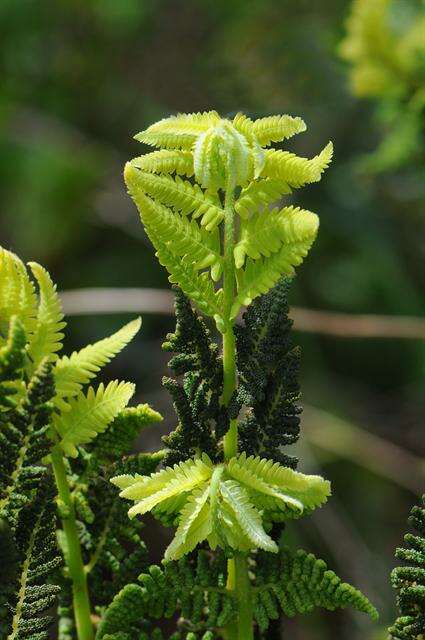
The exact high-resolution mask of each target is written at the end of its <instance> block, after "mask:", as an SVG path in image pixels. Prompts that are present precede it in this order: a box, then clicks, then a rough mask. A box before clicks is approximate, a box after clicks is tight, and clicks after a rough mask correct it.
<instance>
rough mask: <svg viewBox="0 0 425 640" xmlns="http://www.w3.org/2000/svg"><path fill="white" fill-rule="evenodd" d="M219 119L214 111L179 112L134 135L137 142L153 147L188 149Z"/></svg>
mask: <svg viewBox="0 0 425 640" xmlns="http://www.w3.org/2000/svg"><path fill="white" fill-rule="evenodd" d="M219 120H220V116H219V115H218V113H217V112H216V111H206V112H204V113H180V114H178V115H176V116H171V117H169V118H163V119H162V120H160V121H159V122H156V123H155V124H153V125H151V126H150V127H148V128H147V129H146V130H145V131H142V132H141V133H138V134H137V135H136V136H134V137H135V139H136V140H138V141H139V142H144V143H145V144H148V145H151V146H155V147H163V148H164V149H187V150H189V149H191V148H192V147H193V144H194V142H195V141H196V138H197V137H198V136H199V135H200V134H201V133H203V132H204V131H206V130H207V129H209V128H210V127H212V126H214V125H215V124H217V122H219Z"/></svg>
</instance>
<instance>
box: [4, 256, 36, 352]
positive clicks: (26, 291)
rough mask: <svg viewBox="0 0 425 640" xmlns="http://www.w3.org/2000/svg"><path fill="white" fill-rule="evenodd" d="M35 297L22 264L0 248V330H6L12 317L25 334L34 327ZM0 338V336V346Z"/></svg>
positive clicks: (16, 257) (32, 286)
mask: <svg viewBox="0 0 425 640" xmlns="http://www.w3.org/2000/svg"><path fill="white" fill-rule="evenodd" d="M36 313H37V296H36V293H35V287H34V284H33V283H32V282H31V280H30V278H29V276H28V272H27V270H26V268H25V265H24V263H23V262H22V261H21V260H20V259H19V258H18V256H16V255H15V254H14V253H12V252H11V251H6V249H3V248H2V247H0V329H3V330H7V325H8V323H9V321H10V319H11V318H12V316H15V315H16V316H18V317H19V319H20V322H21V323H22V325H23V327H24V329H25V331H26V333H27V334H30V333H31V332H32V331H33V329H34V326H35V322H36ZM1 344H2V338H1V336H0V345H1Z"/></svg>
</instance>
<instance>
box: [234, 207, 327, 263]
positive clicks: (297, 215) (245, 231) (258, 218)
mask: <svg viewBox="0 0 425 640" xmlns="http://www.w3.org/2000/svg"><path fill="white" fill-rule="evenodd" d="M318 228H319V219H318V217H317V216H316V214H314V213H312V212H311V211H307V210H305V209H300V208H299V207H284V208H283V209H273V211H270V213H260V214H257V215H254V216H253V217H252V218H250V219H249V220H244V221H243V222H242V225H241V239H240V240H239V242H238V243H237V244H236V246H235V249H234V255H235V263H236V268H237V269H240V268H241V267H242V265H243V264H244V262H245V256H246V255H248V256H249V257H250V258H253V259H254V260H257V259H258V258H260V257H261V256H266V257H268V256H270V255H271V254H272V253H275V252H276V251H278V250H279V249H280V248H281V247H282V245H285V246H290V245H292V246H294V245H297V244H299V243H302V244H304V243H310V244H312V243H313V241H314V239H315V237H316V235H317V231H318Z"/></svg>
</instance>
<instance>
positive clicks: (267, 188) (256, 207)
mask: <svg viewBox="0 0 425 640" xmlns="http://www.w3.org/2000/svg"><path fill="white" fill-rule="evenodd" d="M288 193H292V189H291V188H290V186H289V185H287V184H286V183H285V182H282V180H273V179H272V178H260V179H259V180H256V181H255V182H251V184H250V185H248V187H246V188H245V189H242V191H241V194H240V196H239V198H238V199H237V200H236V202H235V211H236V212H237V213H238V214H239V215H240V217H241V218H243V219H246V218H249V216H250V215H251V214H253V213H257V212H259V211H261V210H263V209H266V208H267V207H269V206H270V205H271V204H275V203H276V202H277V201H278V200H279V199H280V198H281V197H282V196H284V195H287V194H288Z"/></svg>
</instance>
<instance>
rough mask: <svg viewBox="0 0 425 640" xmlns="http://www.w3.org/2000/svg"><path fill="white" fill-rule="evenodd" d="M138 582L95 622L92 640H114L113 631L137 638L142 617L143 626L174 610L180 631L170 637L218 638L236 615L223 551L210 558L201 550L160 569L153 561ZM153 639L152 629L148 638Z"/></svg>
mask: <svg viewBox="0 0 425 640" xmlns="http://www.w3.org/2000/svg"><path fill="white" fill-rule="evenodd" d="M139 580H140V583H141V585H140V586H139V585H136V584H132V585H127V586H126V587H125V588H124V589H123V590H122V591H121V593H120V594H118V595H117V596H116V597H115V599H114V601H113V602H112V603H111V605H110V606H109V607H108V609H107V611H106V613H105V615H104V616H103V618H102V620H101V622H100V624H99V627H98V632H97V635H96V640H107V638H109V637H112V638H114V639H115V638H116V636H115V635H112V634H116V633H119V632H121V633H126V634H127V635H125V638H126V640H127V639H128V640H134V639H135V638H138V639H139V636H138V635H137V634H136V631H137V630H139V629H140V626H139V627H138V629H137V625H138V624H139V625H140V621H141V620H142V621H145V624H146V622H147V620H146V619H148V620H157V619H161V618H171V617H173V616H174V614H175V613H178V614H179V629H180V631H177V632H176V633H174V634H172V636H171V638H170V640H198V638H199V640H216V639H217V640H218V635H217V634H216V630H217V629H218V628H220V627H223V626H224V625H226V624H227V623H228V622H229V621H230V620H232V619H234V617H235V608H234V604H235V598H234V596H232V594H231V592H229V591H227V590H226V588H225V586H226V558H225V557H224V556H223V554H219V555H218V556H216V557H212V556H211V554H208V553H207V552H205V551H200V552H199V553H198V554H197V555H196V556H193V557H191V558H190V559H189V558H183V559H181V560H179V561H178V562H168V563H167V564H166V565H165V566H164V567H163V568H160V567H158V566H156V565H152V566H151V567H150V568H149V571H148V572H146V573H143V574H142V575H141V576H140V578H139ZM187 625H189V628H190V627H192V628H193V626H194V625H196V629H197V630H198V632H197V634H196V635H195V634H193V633H192V632H188V633H186V632H185V631H182V630H181V629H185V628H186V627H187ZM145 629H146V627H145ZM108 634H111V636H109V635H108ZM132 634H133V635H132ZM142 638H144V636H143V635H140V640H142ZM160 638H162V636H158V640H160ZM156 639H157V636H156V634H155V633H154V632H151V634H150V635H149V636H147V637H146V640H156ZM117 640H118V638H117Z"/></svg>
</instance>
